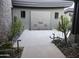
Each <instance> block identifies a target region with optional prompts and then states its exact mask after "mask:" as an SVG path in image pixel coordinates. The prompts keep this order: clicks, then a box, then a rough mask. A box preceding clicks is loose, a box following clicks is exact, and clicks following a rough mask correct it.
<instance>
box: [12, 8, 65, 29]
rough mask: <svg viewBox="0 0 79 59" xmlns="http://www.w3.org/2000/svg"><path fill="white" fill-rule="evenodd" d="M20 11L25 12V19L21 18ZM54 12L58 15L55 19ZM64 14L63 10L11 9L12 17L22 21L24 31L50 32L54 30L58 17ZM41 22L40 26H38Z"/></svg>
mask: <svg viewBox="0 0 79 59" xmlns="http://www.w3.org/2000/svg"><path fill="white" fill-rule="evenodd" d="M21 11H25V13H26V17H25V18H21ZM55 12H58V13H59V16H58V19H55ZM63 14H64V8H51V9H50V8H47V9H29V8H13V17H14V16H17V17H18V18H19V19H20V20H22V22H23V25H24V28H25V29H36V30H51V29H56V28H57V26H58V21H59V19H60V16H61V15H63ZM39 22H41V23H42V24H39Z"/></svg>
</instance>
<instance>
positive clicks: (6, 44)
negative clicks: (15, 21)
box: [0, 41, 13, 49]
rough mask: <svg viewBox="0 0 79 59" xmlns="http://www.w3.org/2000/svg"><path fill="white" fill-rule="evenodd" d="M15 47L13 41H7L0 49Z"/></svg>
mask: <svg viewBox="0 0 79 59" xmlns="http://www.w3.org/2000/svg"><path fill="white" fill-rule="evenodd" d="M12 47H13V45H12V42H11V41H6V42H4V43H3V44H2V46H1V47H0V48H1V49H9V48H12Z"/></svg>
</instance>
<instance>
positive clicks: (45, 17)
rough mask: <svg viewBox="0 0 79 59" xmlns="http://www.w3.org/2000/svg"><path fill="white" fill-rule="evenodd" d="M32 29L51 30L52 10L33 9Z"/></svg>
mask: <svg viewBox="0 0 79 59" xmlns="http://www.w3.org/2000/svg"><path fill="white" fill-rule="evenodd" d="M31 29H32V30H49V29H50V11H46V10H32V11H31Z"/></svg>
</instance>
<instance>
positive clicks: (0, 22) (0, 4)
mask: <svg viewBox="0 0 79 59" xmlns="http://www.w3.org/2000/svg"><path fill="white" fill-rule="evenodd" d="M11 7H12V3H11V0H0V41H4V40H7V35H8V32H9V30H10V25H11V21H12V19H11V17H12V16H11Z"/></svg>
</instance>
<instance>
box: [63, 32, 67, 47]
mask: <svg viewBox="0 0 79 59" xmlns="http://www.w3.org/2000/svg"><path fill="white" fill-rule="evenodd" d="M64 39H65V45H66V47H68V42H67V35H66V32H64Z"/></svg>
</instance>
